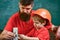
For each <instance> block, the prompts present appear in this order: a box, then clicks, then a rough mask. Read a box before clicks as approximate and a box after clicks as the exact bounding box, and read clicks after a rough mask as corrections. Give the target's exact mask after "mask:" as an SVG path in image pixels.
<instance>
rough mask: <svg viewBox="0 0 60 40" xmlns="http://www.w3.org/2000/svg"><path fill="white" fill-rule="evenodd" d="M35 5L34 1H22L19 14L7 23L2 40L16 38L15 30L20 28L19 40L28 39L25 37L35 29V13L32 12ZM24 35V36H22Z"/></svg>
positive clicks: (36, 39)
mask: <svg viewBox="0 0 60 40" xmlns="http://www.w3.org/2000/svg"><path fill="white" fill-rule="evenodd" d="M33 5H34V0H20V3H19V8H20V10H19V12H17V13H15V14H14V15H13V16H12V17H10V19H9V21H8V22H7V24H6V26H5V28H4V30H3V32H2V33H1V34H0V40H5V39H6V40H8V39H9V40H10V39H13V38H14V37H15V34H14V33H13V28H14V27H17V28H18V34H19V39H24V38H26V37H25V36H24V35H27V34H28V33H29V32H30V31H31V30H32V29H33V28H34V27H33V22H32V19H31V16H32V14H33V13H34V11H33V10H32V8H33ZM20 34H22V35H20ZM26 39H27V40H28V39H30V40H33V39H35V40H38V38H36V37H35V38H34V37H33V38H32V37H31V38H30V37H29V38H26Z"/></svg>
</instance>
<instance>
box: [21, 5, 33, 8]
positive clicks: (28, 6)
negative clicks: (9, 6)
mask: <svg viewBox="0 0 60 40" xmlns="http://www.w3.org/2000/svg"><path fill="white" fill-rule="evenodd" d="M20 6H21V7H24V8H30V7H32V5H27V6H24V5H21V4H20Z"/></svg>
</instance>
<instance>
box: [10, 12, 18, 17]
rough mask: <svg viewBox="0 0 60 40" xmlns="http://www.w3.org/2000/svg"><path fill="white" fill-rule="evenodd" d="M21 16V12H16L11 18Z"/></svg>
mask: <svg viewBox="0 0 60 40" xmlns="http://www.w3.org/2000/svg"><path fill="white" fill-rule="evenodd" d="M18 16H19V12H16V13H14V14H13V15H12V16H11V17H10V18H16V17H18Z"/></svg>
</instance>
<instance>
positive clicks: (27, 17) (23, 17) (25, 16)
mask: <svg viewBox="0 0 60 40" xmlns="http://www.w3.org/2000/svg"><path fill="white" fill-rule="evenodd" d="M20 18H21V20H23V21H28V20H30V13H25V12H23V13H20Z"/></svg>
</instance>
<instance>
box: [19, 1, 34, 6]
mask: <svg viewBox="0 0 60 40" xmlns="http://www.w3.org/2000/svg"><path fill="white" fill-rule="evenodd" d="M33 1H34V0H20V3H21V4H22V5H24V6H27V5H30V4H32V3H33Z"/></svg>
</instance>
